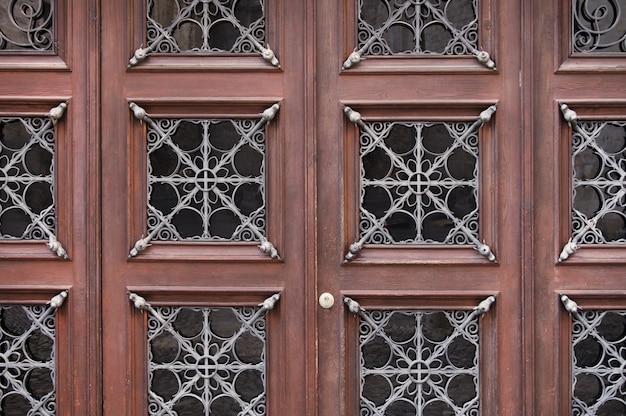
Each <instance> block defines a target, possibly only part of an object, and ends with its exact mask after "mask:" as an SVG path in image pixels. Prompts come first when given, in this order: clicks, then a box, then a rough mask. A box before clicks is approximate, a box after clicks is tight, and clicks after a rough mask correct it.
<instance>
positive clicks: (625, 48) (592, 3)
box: [572, 0, 626, 53]
mask: <svg viewBox="0 0 626 416" xmlns="http://www.w3.org/2000/svg"><path fill="white" fill-rule="evenodd" d="M625 11H626V1H624V0H572V49H573V52H575V53H576V52H578V53H624V52H626V19H625V18H624V12H625Z"/></svg>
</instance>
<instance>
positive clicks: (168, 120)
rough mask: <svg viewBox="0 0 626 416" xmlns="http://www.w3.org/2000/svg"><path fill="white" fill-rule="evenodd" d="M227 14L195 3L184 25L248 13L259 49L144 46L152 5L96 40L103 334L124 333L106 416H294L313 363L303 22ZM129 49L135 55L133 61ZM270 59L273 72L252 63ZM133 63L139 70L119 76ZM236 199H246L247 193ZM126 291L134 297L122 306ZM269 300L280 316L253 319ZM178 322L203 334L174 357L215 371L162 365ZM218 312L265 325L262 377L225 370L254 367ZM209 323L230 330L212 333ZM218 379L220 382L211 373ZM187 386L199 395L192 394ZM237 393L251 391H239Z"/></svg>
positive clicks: (118, 12)
mask: <svg viewBox="0 0 626 416" xmlns="http://www.w3.org/2000/svg"><path fill="white" fill-rule="evenodd" d="M196 3H197V4H196ZM222 3H224V4H223V5H222V6H223V7H221V6H220V7H221V8H220V9H219V10H218V8H217V4H218V2H195V3H194V4H196V6H197V7H196V6H194V7H195V8H193V10H192V11H190V15H189V16H187V18H188V19H197V21H198V22H200V21H202V24H207V21H206V20H202V19H209V20H210V19H214V20H216V21H218V22H219V21H222V23H223V22H224V18H225V17H226V15H228V16H231V15H232V14H233V13H234V14H235V15H236V16H235V17H237V18H238V19H240V20H242V21H243V20H245V18H244V17H245V16H248V15H247V14H245V13H243V11H242V10H240V9H239V7H242V8H243V9H245V8H246V7H248V6H255V5H256V6H258V5H261V4H262V5H264V10H265V12H266V14H265V23H263V24H262V25H261V24H259V23H258V22H259V21H258V19H257V17H258V16H257V14H254V16H255V19H248V20H250V22H248V23H247V24H248V25H251V26H250V27H252V26H255V25H259V26H258V27H262V26H264V35H263V33H262V32H260V31H256V29H255V32H254V35H255V37H254V38H251V37H248V35H241V36H243V38H242V37H240V36H239V35H233V39H235V40H234V41H233V42H234V44H235V45H238V44H239V43H241V42H243V43H241V45H243V46H241V45H240V46H241V48H239V47H235V46H233V48H232V50H231V48H230V47H226V46H225V43H228V42H226V41H227V40H228V39H230V37H229V36H230V35H228V30H233V28H232V27H231V28H230V29H228V30H226V29H224V28H222V29H219V25H218V24H215V25H214V26H211V25H208V26H207V27H209V26H210V27H211V29H210V30H209V32H208V33H209V35H215V36H214V37H213V38H211V39H217V40H218V41H219V42H218V43H217V44H211V42H209V47H208V49H211V50H202V48H201V47H200V46H198V48H200V49H201V50H199V51H186V52H182V53H178V52H176V53H170V52H168V51H167V48H165V47H164V46H159V47H157V46H153V45H157V44H158V42H157V40H158V39H157V40H155V38H154V37H153V36H154V32H153V31H152V29H150V28H148V30H147V32H146V28H147V23H146V17H145V16H146V14H148V15H149V16H153V17H154V18H155V19H156V20H155V22H157V23H158V24H160V25H161V26H159V27H161V30H162V28H163V27H166V26H167V25H168V24H163V23H162V22H161V20H163V19H165V17H163V16H161V15H158V16H157V15H155V14H152V12H153V11H154V10H155V9H152V8H151V7H152V4H153V3H152V2H148V3H147V4H148V6H149V7H148V9H147V10H146V9H144V7H139V4H140V3H137V2H135V5H127V3H126V2H123V1H118V2H108V3H107V4H103V10H102V16H103V24H105V25H106V26H108V27H109V28H111V36H110V37H107V38H106V39H104V40H103V60H102V67H103V74H104V75H103V83H104V84H105V85H107V88H105V89H104V90H103V98H102V102H103V113H102V117H103V152H104V153H105V154H107V155H110V156H111V157H108V158H105V159H103V172H104V173H103V175H104V176H105V177H107V180H106V181H105V182H104V184H103V195H104V198H105V199H106V200H107V201H108V202H107V204H106V205H107V206H106V207H103V221H104V224H106V225H105V227H104V229H103V259H104V263H103V271H102V273H103V274H102V276H103V285H104V287H103V293H106V296H105V301H104V305H103V308H104V311H105V312H104V315H105V319H104V321H103V323H104V327H103V331H104V333H107V334H119V336H115V337H107V338H106V339H105V340H104V362H107V363H110V364H109V365H106V366H105V368H104V372H103V375H104V383H105V384H104V396H105V407H104V411H105V413H106V414H146V412H147V409H151V410H150V411H151V412H158V411H159V409H170V410H171V409H179V410H181V409H182V410H181V411H188V412H192V413H194V412H196V411H197V410H198V409H201V408H206V409H212V410H211V411H212V412H217V413H222V414H230V413H228V412H227V411H226V409H227V408H228V409H231V410H232V409H239V410H238V411H236V412H235V413H233V414H237V412H239V411H244V409H246V408H248V407H250V408H252V409H254V412H261V411H262V410H263V411H265V412H266V414H291V413H297V412H299V411H300V409H301V408H302V400H301V398H302V397H304V394H305V393H304V391H305V380H306V371H308V370H307V367H306V363H307V362H311V361H313V360H314V355H313V354H314V349H313V346H312V345H311V346H309V345H308V344H306V343H305V339H306V335H305V334H306V333H307V331H309V332H310V329H308V328H310V327H309V326H307V322H308V318H306V314H305V309H304V308H303V307H302V305H303V304H304V303H305V296H304V294H305V291H306V290H307V286H306V284H305V283H304V282H308V281H310V278H309V277H307V275H306V273H308V272H307V270H306V269H305V262H306V261H308V260H307V257H306V255H305V253H306V252H307V249H306V247H307V244H308V240H307V238H306V235H307V234H306V225H305V218H308V217H307V215H305V214H306V205H305V193H304V192H305V187H304V186H303V184H304V183H306V181H305V173H306V172H305V170H304V169H303V168H302V167H303V166H306V164H305V163H304V150H305V139H304V137H305V134H304V121H305V119H304V118H303V117H302V114H305V110H304V96H305V95H304V83H303V81H302V77H303V74H304V67H303V62H304V59H303V52H302V50H301V45H302V44H303V36H304V31H302V30H301V27H302V24H303V19H304V8H303V7H302V6H301V5H299V4H291V3H287V2H286V3H282V2H263V1H257V2H254V1H252V2H242V3H235V2H231V3H229V4H226V2H222ZM163 4H164V3H163ZM235 4H238V5H237V6H234V5H235ZM206 8H208V9H206ZM229 8H230V9H229ZM188 9H190V10H191V8H188ZM172 10H173V9H171V10H169V11H170V12H171V11H172ZM185 10H187V9H185V8H181V9H180V12H181V14H182V13H187V12H186V11H185ZM161 11H162V10H161ZM244 11H245V10H244ZM240 12H241V13H240ZM155 13H157V14H158V13H160V12H159V10H156V11H155ZM255 13H256V12H255ZM165 14H167V13H165ZM240 14H241V16H244V17H241V16H240ZM174 16H175V14H174ZM202 16H204V17H202ZM231 17H232V16H231ZM157 18H158V19H157ZM159 19H161V20H159ZM170 19H172V17H170ZM255 22H256V23H255ZM153 23H154V22H152V23H151V24H153ZM198 24H200V23H198ZM242 24H243V23H242ZM183 26H184V25H183ZM235 26H236V25H234V24H233V27H235ZM244 29H245V30H244ZM185 30H186V29H184V27H182V26H181V29H180V30H179V29H176V30H173V31H172V32H173V33H174V35H173V36H174V38H175V39H174V40H176V42H181V43H186V44H187V46H190V47H195V46H193V45H200V43H202V42H200V41H199V40H198V39H197V38H193V37H192V38H189V37H186V36H187V35H185V33H186V32H185ZM238 30H242V31H243V32H242V33H244V32H246V31H247V30H248V28H247V27H245V28H243V29H241V28H239V29H238ZM212 31H215V32H212ZM179 32H180V33H179ZM224 33H226V35H228V36H226V35H224ZM246 33H247V32H246ZM188 34H189V33H188ZM191 34H192V35H193V34H194V33H193V31H192V32H191ZM196 34H197V33H196ZM179 35H180V36H179ZM261 35H263V36H261ZM146 36H147V37H146ZM168 36H169V35H168ZM176 36H179V37H178V38H176ZM164 39H170V41H172V39H171V38H168V37H165V38H164ZM242 39H243V41H242ZM259 39H261V40H262V41H263V42H264V43H263V44H262V45H260V46H262V49H261V48H259V47H258V46H259V45H257V43H258V42H260V41H261V40H259ZM194 42H200V43H194ZM238 42H239V43H238ZM139 45H143V46H142V47H141V48H140V49H145V51H144V52H141V51H140V52H139V53H136V50H137V49H138V47H139ZM268 45H271V48H272V49H271V51H272V52H273V53H274V54H275V56H277V59H278V60H279V62H280V66H278V65H274V64H272V59H269V61H266V60H265V59H264V58H263V53H264V52H265V53H266V54H267V53H269V52H268V50H269V46H268ZM150 48H154V51H152V50H151V49H150ZM163 48H165V49H163ZM172 48H174V47H173V46H172ZM212 48H213V49H212ZM215 48H219V49H221V50H219V51H218V50H214V49H215ZM174 49H176V48H174ZM287 50H289V51H290V53H286V51H287ZM142 53H145V55H146V57H145V58H144V59H143V60H142V59H139V60H138V62H135V61H133V62H131V63H130V65H129V60H130V59H132V58H133V57H136V56H143V55H141V54H142ZM135 60H136V61H137V59H135ZM131 107H132V108H131ZM113 155H114V156H113ZM246 184H248V185H246ZM244 186H254V190H253V191H250V192H247V193H246V192H244V191H243V189H245V188H244ZM127 292H130V293H132V294H133V300H132V302H131V301H130V300H129V295H128V294H127ZM275 294H278V295H280V299H279V300H278V301H276V305H275V306H273V307H272V308H269V307H264V306H262V305H263V304H264V302H266V301H269V300H268V299H271V298H272V296H273V295H275ZM136 296H139V298H138V297H136ZM133 305H134V306H135V307H139V309H136V308H134V307H133ZM148 305H149V306H148ZM257 305H260V306H257ZM179 308H185V309H179ZM187 308H191V309H187ZM173 311H175V312H173ZM180 311H185V312H184V313H183V314H188V315H189V314H191V313H192V312H194V311H195V312H194V313H202V314H204V315H205V316H206V319H205V320H203V321H202V322H203V324H202V325H204V327H205V329H204V330H203V331H201V332H202V336H198V337H197V340H192V339H190V340H189V341H184V342H183V341H181V343H180V344H178V345H179V346H180V347H176V348H180V349H179V350H180V351H181V352H180V355H179V356H178V359H179V360H184V361H185V362H187V361H188V359H191V357H192V355H193V354H191V353H190V352H189V351H190V350H193V348H191V347H189V346H185V345H187V344H186V343H187V342H193V343H196V342H199V344H194V345H197V347H198V348H200V346H201V345H202V346H203V347H202V348H204V349H203V351H204V353H208V352H209V351H211V354H213V355H212V360H214V361H216V362H217V364H211V363H210V362H205V361H202V360H200V361H197V363H201V362H202V363H203V364H197V365H196V366H192V367H193V368H190V369H187V370H185V371H182V370H180V366H181V365H187V364H189V363H188V362H187V364H183V363H182V361H177V360H174V361H172V362H169V361H168V362H169V364H168V365H165V364H163V363H160V362H158V360H159V358H158V356H159V353H158V351H160V350H159V345H161V344H162V346H164V347H165V346H167V345H170V346H171V345H173V344H171V343H172V342H174V341H173V340H179V341H180V340H183V339H184V337H185V329H184V327H181V326H180V322H178V321H177V320H176V316H179V314H180V313H181V312H180ZM224 311H230V312H231V314H232V313H235V314H236V316H239V317H243V316H248V315H246V314H247V313H252V314H254V315H256V314H261V315H262V316H261V317H264V319H263V320H261V321H259V320H255V322H256V323H255V324H254V327H255V328H256V327H257V326H262V327H263V328H265V329H266V332H265V333H264V338H263V342H265V348H266V349H265V352H264V353H263V354H262V358H263V362H262V363H260V362H255V363H254V365H261V367H262V368H263V369H262V370H259V369H257V370H249V371H247V372H246V371H243V372H241V370H236V369H235V367H238V366H239V367H241V366H242V365H244V364H245V365H250V363H247V364H246V363H245V359H243V358H241V357H240V356H239V355H237V352H236V351H235V352H233V351H234V350H232V349H228V348H226V346H225V345H226V344H228V343H231V344H232V343H234V344H235V349H237V348H239V347H238V345H239V344H238V341H237V340H238V339H239V336H236V335H233V333H231V332H228V331H230V330H229V329H228V328H229V326H232V325H231V324H232V322H231V323H230V324H229V322H224V321H223V319H222V320H220V318H219V316H220V314H222V315H223V314H224V313H226V312H224ZM212 316H215V318H212ZM248 318H249V316H248ZM242 319H243V318H242ZM199 322H200V321H199ZM153 323H157V324H159V325H163V326H162V328H161V329H159V328H155V327H154V326H153ZM241 324H242V325H244V326H250V325H252V324H250V323H248V322H247V321H245V322H243V321H242V323H241ZM199 325H200V324H199ZM220 325H222V326H225V329H224V328H222V330H221V331H222V332H220ZM181 328H182V329H181ZM216 328H217V329H216ZM242 328H243V327H242ZM257 329H259V328H257ZM259 330H260V329H259ZM155 331H156V332H155ZM159 331H160V332H159ZM224 331H226V332H227V333H228V334H227V335H228V337H231V336H232V338H229V339H230V341H228V340H225V341H217V340H218V339H225V338H224V337H226V338H228V337H227V336H226V335H224ZM233 331H235V334H236V333H239V332H238V331H239V330H238V329H233ZM220 334H222V335H220ZM244 335H245V333H243V334H242V335H241V336H242V337H244V339H246V337H248V338H249V337H250V336H249V335H248V336H244ZM220 336H221V337H222V338H220ZM154 337H156V338H154ZM159 337H160V338H159ZM255 337H256V338H255V339H257V340H261V338H262V337H261V335H259V334H257V335H255ZM153 338H154V339H157V341H154V340H152V339H153ZM200 338H202V339H204V341H203V342H200V341H199V339H200ZM194 339H195V338H194ZM159 340H160V341H159ZM155 342H156V343H155ZM159 342H160V343H161V344H159ZM221 342H223V343H225V344H223V345H224V346H223V347H219V345H221V344H220V343H221ZM255 342H256V341H255ZM255 342H252V341H251V345H252V346H253V344H254V343H255ZM163 343H165V344H163ZM168 343H169V344H168ZM215 349H217V350H218V352H216V350H215ZM155 352H157V361H153V359H154V357H155V355H154V354H155ZM244 352H245V351H244ZM200 354H201V355H202V354H203V353H202V352H200ZM244 355H245V354H244ZM293 357H302V359H301V360H295V359H293ZM221 360H226V361H227V362H223V361H221ZM149 363H152V364H150V366H151V367H150V370H149V367H148V365H149ZM176 363H177V364H176ZM161 364H163V365H164V368H160V369H159V370H158V371H159V373H158V374H160V375H162V376H163V377H161V376H159V375H156V376H155V375H154V371H157V370H155V368H156V367H154V366H158V365H161ZM166 364H167V363H166ZM215 365H218V366H222V367H221V368H222V370H219V371H217V372H215V368H216V367H215ZM233 366H234V367H233ZM165 367H167V368H165ZM205 370H206V371H209V372H211V374H205V373H204V371H205ZM220 371H222V372H223V373H220ZM237 371H239V372H237ZM250 371H254V373H251V372H250ZM201 373H202V374H201ZM226 373H228V374H226ZM251 374H252V375H251ZM222 376H223V377H224V379H223V381H222V378H221V377H222ZM175 377H180V380H181V381H180V385H179V386H178V388H180V389H181V391H183V392H185V393H184V394H183V396H184V397H183V398H180V397H178V398H173V395H174V391H172V389H174V390H175V389H176V388H177V386H175V385H174V384H171V383H169V384H168V380H171V379H173V378H175ZM194 377H195V378H198V377H199V379H200V380H205V381H203V382H197V383H199V384H196V385H193V386H192V384H191V381H190V380H191V379H194V380H195V378H194ZM246 377H248V379H246ZM126 379H127V380H129V382H130V383H131V384H132V385H133V386H134V387H133V388H132V389H129V390H127V391H125V392H123V395H124V396H123V397H124V399H123V400H119V399H118V398H119V395H120V394H121V393H122V392H121V391H120V390H119V385H120V380H126ZM227 379H228V380H227ZM240 380H243V381H240ZM261 382H264V386H262V387H263V389H261V388H259V386H258V385H259V383H261ZM203 383H205V384H203ZM224 383H225V384H224ZM239 383H242V384H243V385H244V386H243V387H242V386H241V385H240V384H239ZM201 384H203V387H202V386H201ZM261 384H263V383H261ZM246 385H247V386H252V387H250V388H248V389H247V390H246V389H245V386H246ZM220 386H221V387H220ZM187 388H189V389H191V390H190V391H186V389H187ZM232 388H234V391H244V392H246V391H247V393H245V394H243V396H246V397H237V400H236V401H233V402H224V403H222V401H224V400H226V401H228V400H231V399H227V398H225V396H224V392H230V393H229V395H232V394H234V393H233V392H232V391H231V389H232ZM197 389H199V390H197ZM200 391H202V393H200ZM149 392H150V394H149ZM191 393H197V395H198V397H200V396H201V397H202V400H200V401H198V400H197V399H194V398H193V397H192V396H191ZM233 397H234V396H233ZM233 400H234V399H233ZM193 409H196V410H193ZM215 409H222V410H221V411H218V410H215ZM233 411H234V410H233Z"/></svg>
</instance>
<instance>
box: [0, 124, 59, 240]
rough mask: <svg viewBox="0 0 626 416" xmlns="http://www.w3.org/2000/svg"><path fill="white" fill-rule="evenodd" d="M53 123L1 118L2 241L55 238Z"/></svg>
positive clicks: (0, 213) (0, 232)
mask: <svg viewBox="0 0 626 416" xmlns="http://www.w3.org/2000/svg"><path fill="white" fill-rule="evenodd" d="M53 124H54V120H50V119H46V118H43V117H0V239H26V240H40V239H51V240H52V239H54V241H56V237H55V236H54V234H55V226H56V225H55V222H56V221H55V197H54V151H55V134H54V127H53Z"/></svg>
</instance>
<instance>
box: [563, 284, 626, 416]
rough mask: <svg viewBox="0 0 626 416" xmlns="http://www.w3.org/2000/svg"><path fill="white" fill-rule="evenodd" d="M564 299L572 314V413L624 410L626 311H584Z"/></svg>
mask: <svg viewBox="0 0 626 416" xmlns="http://www.w3.org/2000/svg"><path fill="white" fill-rule="evenodd" d="M563 298H566V299H565V300H563ZM562 301H563V305H564V306H565V308H566V309H567V311H568V312H569V313H570V315H571V317H572V347H571V348H572V350H571V352H572V414H573V415H602V414H611V415H613V414H619V413H623V412H624V411H625V410H626V397H625V395H624V390H625V389H626V378H625V377H624V369H625V368H626V358H625V357H624V354H623V351H624V348H625V346H626V338H625V336H624V327H626V311H623V310H584V311H583V310H581V309H580V308H579V307H578V305H576V302H574V301H572V300H571V299H569V298H567V296H565V295H562Z"/></svg>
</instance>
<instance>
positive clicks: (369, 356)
mask: <svg viewBox="0 0 626 416" xmlns="http://www.w3.org/2000/svg"><path fill="white" fill-rule="evenodd" d="M490 300H491V303H493V299H490ZM487 309H488V307H487ZM484 312H485V311H483V310H481V311H479V310H478V309H476V310H474V311H381V310H372V311H365V310H361V311H360V313H359V315H360V316H361V322H360V335H359V344H360V362H361V370H360V373H361V374H360V386H361V388H360V414H361V415H382V414H385V415H417V416H428V415H433V416H434V415H447V414H450V415H452V414H455V415H478V414H479V365H478V364H479V363H478V361H479V359H478V357H479V331H478V327H479V325H478V317H479V315H480V314H481V313H484Z"/></svg>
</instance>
